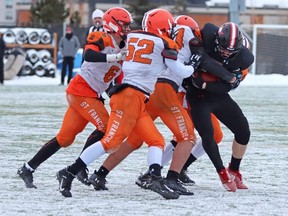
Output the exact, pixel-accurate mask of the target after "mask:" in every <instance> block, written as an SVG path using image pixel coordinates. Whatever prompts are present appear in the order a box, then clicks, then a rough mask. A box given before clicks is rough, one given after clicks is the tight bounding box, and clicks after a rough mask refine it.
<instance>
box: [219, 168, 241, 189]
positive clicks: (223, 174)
mask: <svg viewBox="0 0 288 216" xmlns="http://www.w3.org/2000/svg"><path fill="white" fill-rule="evenodd" d="M218 175H219V177H220V180H221V182H222V185H223V187H224V188H225V189H226V190H227V191H230V192H235V191H236V189H237V187H236V184H235V182H234V177H231V176H230V174H229V173H228V172H227V170H226V169H225V168H224V169H222V170H221V171H220V172H218Z"/></svg>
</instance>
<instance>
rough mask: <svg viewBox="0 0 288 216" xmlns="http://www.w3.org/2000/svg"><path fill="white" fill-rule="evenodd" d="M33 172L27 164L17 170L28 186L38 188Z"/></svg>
mask: <svg viewBox="0 0 288 216" xmlns="http://www.w3.org/2000/svg"><path fill="white" fill-rule="evenodd" d="M33 172H34V171H30V170H29V169H27V167H26V166H25V164H24V165H23V166H22V167H20V168H19V169H18V170H17V174H18V175H19V177H20V178H21V179H22V180H23V181H24V182H25V186H26V187H27V188H37V187H36V186H35V185H34V183H33Z"/></svg>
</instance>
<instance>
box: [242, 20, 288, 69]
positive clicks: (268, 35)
mask: <svg viewBox="0 0 288 216" xmlns="http://www.w3.org/2000/svg"><path fill="white" fill-rule="evenodd" d="M241 27H242V29H243V30H244V33H245V34H246V36H247V37H248V39H250V43H251V48H252V52H253V54H254V56H255V62H254V64H253V65H252V67H251V68H250V72H251V73H252V74H284V75H287V74H288V25H265V24H256V25H252V26H250V25H249V26H245V25H243V26H241Z"/></svg>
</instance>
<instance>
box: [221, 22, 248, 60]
mask: <svg viewBox="0 0 288 216" xmlns="http://www.w3.org/2000/svg"><path fill="white" fill-rule="evenodd" d="M215 42H216V49H217V51H219V52H220V55H221V56H222V57H224V58H228V57H229V56H231V55H233V54H235V53H237V52H238V51H239V49H240V48H241V47H242V46H243V35H242V32H241V30H240V28H239V26H238V25H236V24H235V23H233V22H227V23H224V24H223V25H222V26H220V28H219V30H218V32H217V35H216V41H215Z"/></svg>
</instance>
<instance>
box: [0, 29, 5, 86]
mask: <svg viewBox="0 0 288 216" xmlns="http://www.w3.org/2000/svg"><path fill="white" fill-rule="evenodd" d="M5 49H6V45H5V41H4V40H3V37H2V33H0V84H1V85H4V63H3V58H4V53H5Z"/></svg>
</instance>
